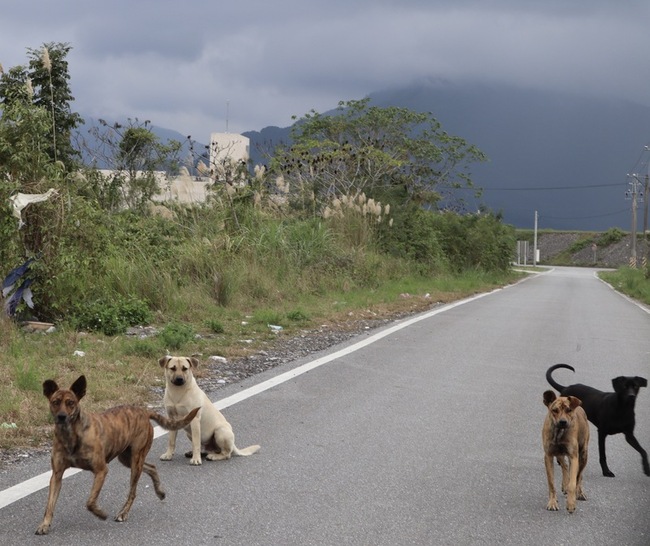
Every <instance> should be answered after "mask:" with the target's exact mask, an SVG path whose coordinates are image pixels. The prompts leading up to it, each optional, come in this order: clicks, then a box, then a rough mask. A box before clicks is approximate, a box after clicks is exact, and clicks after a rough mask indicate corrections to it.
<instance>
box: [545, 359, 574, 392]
mask: <svg viewBox="0 0 650 546" xmlns="http://www.w3.org/2000/svg"><path fill="white" fill-rule="evenodd" d="M558 368H566V369H567V370H571V371H572V372H575V369H574V368H573V366H569V365H568V364H554V365H553V366H551V367H550V368H549V369H548V370H546V381H548V383H549V385H551V387H553V388H554V389H555V390H557V391H558V392H562V391H563V390H564V389H566V387H563V386H562V385H560V384H559V383H558V382H557V381H555V379H553V377H552V376H551V374H552V373H553V370H557V369H558Z"/></svg>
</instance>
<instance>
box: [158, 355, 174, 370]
mask: <svg viewBox="0 0 650 546" xmlns="http://www.w3.org/2000/svg"><path fill="white" fill-rule="evenodd" d="M170 358H171V356H169V355H165V356H163V357H162V358H161V359H159V360H158V364H160V367H161V368H164V367H165V366H166V365H167V362H169V359H170Z"/></svg>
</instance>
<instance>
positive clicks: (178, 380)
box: [172, 377, 185, 385]
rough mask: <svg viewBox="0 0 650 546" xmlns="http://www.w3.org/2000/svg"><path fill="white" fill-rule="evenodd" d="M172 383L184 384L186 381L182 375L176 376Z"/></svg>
mask: <svg viewBox="0 0 650 546" xmlns="http://www.w3.org/2000/svg"><path fill="white" fill-rule="evenodd" d="M172 383H174V385H182V384H183V383H185V381H184V380H183V378H182V377H174V380H173V381H172Z"/></svg>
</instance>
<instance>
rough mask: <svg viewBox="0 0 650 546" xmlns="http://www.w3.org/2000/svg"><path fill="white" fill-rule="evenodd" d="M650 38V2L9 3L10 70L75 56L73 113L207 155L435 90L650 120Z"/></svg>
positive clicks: (4, 20) (4, 25) (4, 47)
mask: <svg viewBox="0 0 650 546" xmlns="http://www.w3.org/2000/svg"><path fill="white" fill-rule="evenodd" d="M649 22H650V3H649V2H647V0H629V1H628V0H621V1H616V2H614V1H610V0H546V1H544V2H540V1H535V0H529V1H526V0H444V1H437V0H429V1H427V0H345V1H342V0H329V1H327V2H325V1H310V0H275V1H273V2H269V1H268V0H263V1H262V0H253V1H247V0H240V1H238V2H213V1H212V2H207V1H197V0H187V1H185V2H178V1H177V0H174V1H171V0H148V1H142V0H131V1H124V0H111V1H110V2H108V1H103V2H99V1H97V0H61V1H59V2H52V1H51V0H30V1H29V2H25V1H24V0H5V1H3V2H2V13H0V63H2V65H3V66H4V67H5V69H7V68H9V67H11V66H15V65H18V64H25V63H26V62H27V57H26V49H27V48H38V47H40V46H41V45H42V44H43V43H47V42H67V43H69V44H70V45H71V46H72V48H73V49H72V51H71V53H70V55H69V57H68V60H69V65H70V74H71V82H70V83H71V88H72V94H73V95H74V96H75V98H76V101H75V103H74V105H73V106H74V109H75V110H76V111H78V112H80V113H81V114H82V115H85V116H93V117H108V118H113V117H120V118H121V117H132V118H135V117H137V118H139V119H141V120H144V119H149V120H151V121H152V123H153V124H154V125H157V126H160V127H167V128H170V129H176V130H178V131H180V132H181V133H185V134H191V135H192V136H193V138H196V139H197V140H199V141H207V139H208V136H209V133H210V132H212V131H224V130H225V129H226V123H227V124H228V129H229V130H230V131H233V132H242V131H248V130H259V129H262V128H263V127H265V126H267V125H278V126H281V127H283V126H287V125H290V124H291V122H292V119H291V117H292V115H298V116H301V115H303V114H305V113H306V112H308V111H309V110H311V109H312V108H313V109H315V110H317V111H321V112H322V111H325V110H328V109H330V108H333V107H335V106H336V104H337V103H338V101H340V100H348V99H358V98H362V97H363V96H365V95H367V94H368V93H371V92H373V91H380V90H382V89H385V88H391V87H395V86H398V85H402V84H404V85H406V84H409V83H411V82H413V81H417V80H420V79H430V78H442V79H446V80H450V81H453V82H461V83H462V82H464V81H471V82H489V83H505V84H514V85H520V86H525V87H533V88H542V89H555V90H563V91H571V92H576V93H585V94H595V95H605V96H616V97H620V98H623V99H626V100H633V101H635V102H639V103H642V104H645V105H648V106H650V92H649V91H648V89H650V65H649V63H648V60H647V58H648V52H649V51H650V33H649V32H648V30H647V27H648V23H649ZM227 105H228V108H227ZM227 112H229V114H228V121H227V122H226V115H227Z"/></svg>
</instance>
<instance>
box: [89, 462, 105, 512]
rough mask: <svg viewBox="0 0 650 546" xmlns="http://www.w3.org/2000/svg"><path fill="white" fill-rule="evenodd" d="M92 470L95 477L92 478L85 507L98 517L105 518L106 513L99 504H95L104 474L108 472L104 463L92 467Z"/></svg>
mask: <svg viewBox="0 0 650 546" xmlns="http://www.w3.org/2000/svg"><path fill="white" fill-rule="evenodd" d="M93 472H94V474H95V479H94V480H93V487H92V489H91V490H90V496H89V497H88V502H86V508H88V510H90V511H91V512H92V513H93V514H95V515H96V516H97V517H98V518H99V519H106V518H107V517H108V515H107V514H106V512H104V511H103V510H102V509H101V508H100V507H99V506H97V498H98V497H99V492H100V491H101V490H102V487H103V485H104V480H105V479H106V474H108V466H106V464H104V466H100V467H99V468H94V469H93Z"/></svg>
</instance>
